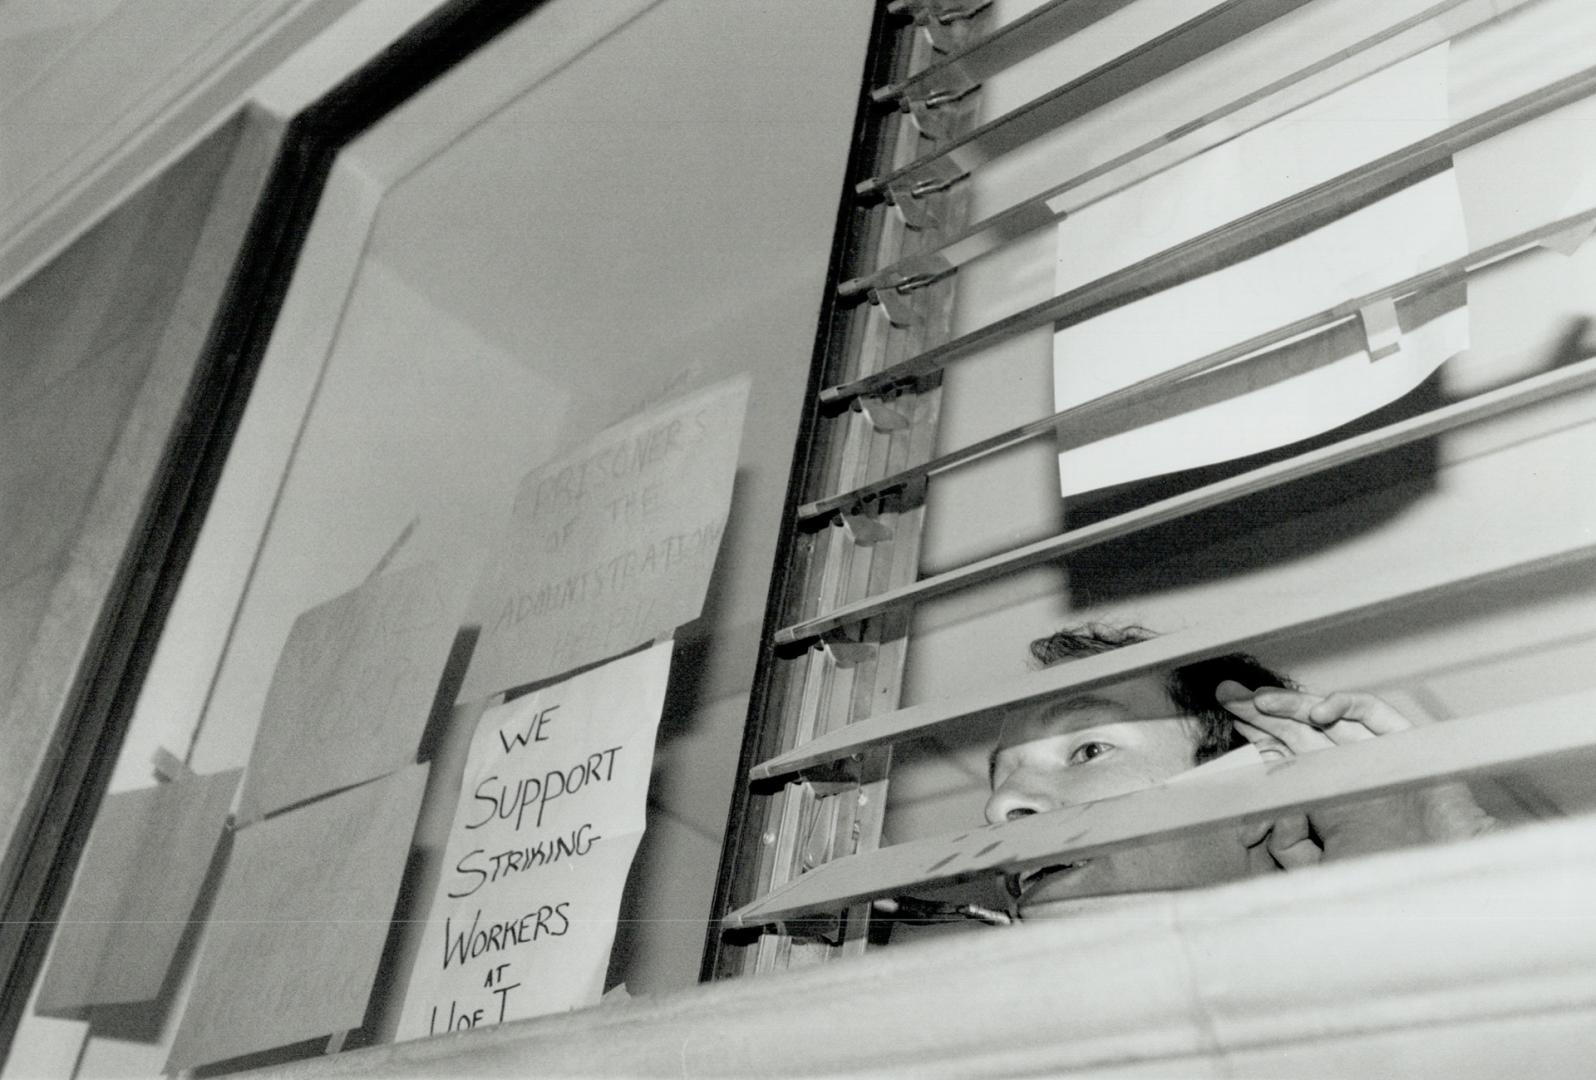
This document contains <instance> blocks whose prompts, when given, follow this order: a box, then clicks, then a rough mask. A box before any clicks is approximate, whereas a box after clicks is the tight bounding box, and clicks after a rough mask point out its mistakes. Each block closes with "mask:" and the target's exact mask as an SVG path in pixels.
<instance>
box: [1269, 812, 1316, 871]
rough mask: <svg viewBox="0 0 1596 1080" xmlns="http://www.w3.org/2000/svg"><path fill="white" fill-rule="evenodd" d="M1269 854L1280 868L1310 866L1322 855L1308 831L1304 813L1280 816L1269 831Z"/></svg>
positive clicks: (1291, 868)
mask: <svg viewBox="0 0 1596 1080" xmlns="http://www.w3.org/2000/svg"><path fill="white" fill-rule="evenodd" d="M1268 847H1269V854H1270V856H1271V857H1272V858H1273V859H1274V860H1275V862H1277V863H1279V864H1280V866H1281V868H1282V869H1285V870H1293V869H1295V868H1296V867H1299V866H1312V865H1314V864H1315V863H1317V862H1319V860H1320V859H1321V858H1323V857H1324V852H1322V851H1320V850H1319V845H1318V844H1315V843H1314V842H1313V839H1312V837H1311V836H1310V834H1309V832H1308V817H1307V815H1306V814H1291V815H1288V816H1286V817H1283V818H1280V819H1279V820H1278V821H1276V822H1275V824H1274V827H1273V828H1272V829H1270V831H1269V844H1268Z"/></svg>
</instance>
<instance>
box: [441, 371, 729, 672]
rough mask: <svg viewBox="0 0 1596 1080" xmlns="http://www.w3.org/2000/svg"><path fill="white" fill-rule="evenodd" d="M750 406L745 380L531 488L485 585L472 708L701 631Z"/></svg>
mask: <svg viewBox="0 0 1596 1080" xmlns="http://www.w3.org/2000/svg"><path fill="white" fill-rule="evenodd" d="M747 403H748V381H747V380H746V379H745V378H743V379H735V380H731V381H728V382H724V383H719V384H716V385H715V386H712V387H709V388H707V389H704V390H700V391H698V392H696V393H693V394H689V395H686V396H684V397H681V398H677V399H675V400H673V401H670V402H667V403H665V404H663V405H660V406H657V407H655V408H652V409H649V410H647V411H645V412H642V413H640V414H638V415H637V416H634V417H632V418H630V419H628V420H625V421H623V422H621V423H619V424H616V425H615V426H613V427H611V428H608V429H607V430H605V431H604V432H603V433H602V434H600V435H599V436H597V437H596V438H594V439H592V440H590V441H588V442H587V443H585V444H583V446H582V447H581V449H579V450H577V451H576V452H574V453H571V454H569V455H567V456H565V457H563V458H560V459H559V460H557V461H554V462H551V463H550V464H548V465H546V466H543V467H542V468H539V469H536V470H534V471H533V472H532V473H531V474H530V475H528V476H527V478H526V479H525V480H524V481H523V482H522V484H521V489H520V491H519V493H518V495H517V497H516V503H515V509H514V512H513V514H512V516H511V523H510V530H509V534H508V537H507V538H506V540H505V541H504V543H503V544H502V545H501V550H500V553H499V556H498V558H497V559H496V561H495V563H494V564H493V565H490V566H489V568H488V570H487V572H486V573H485V575H484V578H483V583H482V592H481V593H479V596H478V601H477V610H478V611H479V612H481V614H482V622H483V625H482V628H481V635H480V637H479V638H478V640H477V644H476V651H475V653H474V654H473V656H472V660H471V667H470V670H469V671H468V672H467V674H466V678H465V682H464V685H463V686H462V687H461V690H460V700H462V701H469V700H472V699H475V698H481V697H486V696H488V695H490V694H494V693H498V692H500V691H503V690H507V689H509V688H511V687H515V686H520V685H523V684H526V683H531V682H537V681H540V680H543V679H548V678H552V677H554V676H556V675H560V674H562V673H563V672H566V671H570V670H572V669H574V668H578V667H582V666H584V665H587V664H591V663H595V662H597V661H600V660H604V659H607V658H609V657H612V656H618V655H619V654H621V653H623V652H625V651H626V650H628V649H632V648H635V647H637V646H638V645H642V644H644V643H646V642H649V641H652V640H654V639H655V638H657V637H659V636H661V635H662V634H664V633H667V632H669V631H672V630H674V629H675V628H676V627H677V626H679V625H681V624H682V623H685V622H690V621H692V620H693V619H695V618H697V617H698V615H699V612H700V611H701V610H702V609H703V605H704V593H705V591H706V590H707V589H708V587H709V577H710V573H711V571H713V569H714V566H715V556H716V553H717V552H718V551H719V549H720V538H721V534H722V533H723V532H724V531H725V529H726V517H727V513H728V510H729V507H730V503H731V492H732V481H733V479H734V478H735V476H736V472H737V456H738V449H739V446H740V444H741V442H742V427H743V413H744V411H745V410H746V408H747Z"/></svg>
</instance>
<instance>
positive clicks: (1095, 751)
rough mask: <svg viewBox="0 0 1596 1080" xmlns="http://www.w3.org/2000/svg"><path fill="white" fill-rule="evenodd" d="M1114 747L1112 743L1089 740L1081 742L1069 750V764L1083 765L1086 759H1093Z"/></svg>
mask: <svg viewBox="0 0 1596 1080" xmlns="http://www.w3.org/2000/svg"><path fill="white" fill-rule="evenodd" d="M1112 749H1114V746H1113V744H1112V743H1106V742H1089V743H1082V744H1081V745H1079V746H1077V747H1076V748H1075V749H1074V750H1073V751H1071V752H1070V764H1071V765H1085V764H1086V763H1087V762H1088V761H1095V760H1097V759H1098V758H1100V757H1102V756H1103V755H1104V754H1106V753H1108V752H1109V751H1110V750H1112Z"/></svg>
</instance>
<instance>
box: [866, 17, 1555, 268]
mask: <svg viewBox="0 0 1596 1080" xmlns="http://www.w3.org/2000/svg"><path fill="white" fill-rule="evenodd" d="M1519 2H1521V3H1522V2H1527V0H1519ZM1501 14H1502V12H1501V11H1500V10H1499V7H1498V5H1497V4H1496V3H1495V2H1493V0H1445V2H1443V3H1440V4H1437V5H1435V6H1434V7H1432V8H1429V9H1427V10H1425V11H1423V12H1420V13H1419V14H1417V15H1415V16H1413V17H1412V18H1409V19H1405V20H1403V21H1402V22H1399V23H1397V24H1395V25H1393V26H1390V27H1387V28H1385V29H1383V30H1381V31H1380V32H1379V33H1376V34H1371V35H1370V36H1369V37H1366V38H1364V39H1362V40H1361V41H1359V42H1357V43H1356V44H1354V45H1351V46H1348V47H1347V48H1345V49H1341V50H1339V51H1337V52H1335V53H1333V54H1331V55H1329V56H1326V57H1324V58H1323V59H1321V60H1319V61H1318V62H1317V63H1313V64H1309V65H1307V66H1305V67H1303V68H1301V69H1300V70H1298V71H1295V72H1292V73H1291V74H1290V75H1287V76H1285V77H1284V78H1281V79H1277V80H1275V81H1274V82H1272V83H1270V84H1269V85H1267V86H1264V87H1262V88H1260V89H1258V90H1255V91H1253V92H1251V93H1248V94H1244V95H1242V96H1240V97H1237V98H1236V99H1234V100H1232V101H1230V102H1227V103H1226V104H1225V105H1223V106H1222V107H1220V108H1218V109H1215V110H1213V111H1212V112H1209V113H1207V114H1206V115H1204V116H1201V117H1198V118H1197V119H1196V120H1193V121H1190V122H1188V123H1184V124H1181V125H1179V126H1178V127H1175V128H1173V129H1171V130H1170V131H1167V132H1165V133H1164V134H1162V135H1161V136H1159V137H1158V138H1156V139H1152V140H1149V141H1148V142H1146V143H1143V144H1142V145H1140V146H1138V147H1136V148H1134V149H1132V150H1129V151H1127V152H1125V153H1123V154H1120V155H1118V156H1117V157H1115V158H1113V159H1111V160H1109V161H1105V162H1103V163H1101V164H1099V165H1095V166H1093V167H1092V168H1090V169H1086V170H1084V171H1083V172H1080V173H1078V174H1076V175H1074V176H1070V177H1067V178H1066V179H1064V180H1061V181H1060V182H1059V183H1057V184H1054V185H1053V186H1051V187H1049V188H1048V189H1047V190H1045V191H1043V192H1041V193H1040V194H1038V195H1034V196H1032V197H1030V198H1028V199H1026V200H1024V201H1023V202H1020V203H1016V204H1015V205H1014V206H1011V207H1008V208H1007V209H1004V210H1002V211H1000V212H999V213H996V214H994V215H992V216H991V217H988V218H985V219H984V220H982V221H978V222H976V223H975V224H973V225H971V226H969V227H968V228H967V229H964V230H963V231H962V232H959V233H957V234H956V235H954V236H953V237H951V238H950V239H948V240H947V241H946V242H945V243H944V244H942V245H941V246H939V247H937V248H936V249H934V250H932V251H928V252H919V253H916V254H915V255H913V256H909V257H906V258H904V259H900V260H898V261H897V262H895V263H892V264H890V265H888V266H884V267H881V268H880V269H878V270H875V271H874V272H872V273H870V274H868V275H866V276H864V277H859V278H854V279H852V280H849V281H845V282H843V283H842V285H841V286H839V288H838V291H839V292H840V293H841V294H843V295H845V296H847V295H853V294H855V293H858V292H863V291H865V290H867V289H876V288H886V287H890V286H896V285H897V284H900V283H902V282H905V281H909V280H911V279H913V278H917V277H919V276H921V275H928V274H929V275H936V274H942V273H945V272H947V271H948V270H952V269H957V268H959V267H961V266H964V265H966V264H968V263H970V262H973V261H975V260H976V259H978V258H980V257H982V256H984V255H987V254H989V253H991V252H993V251H995V250H997V249H998V248H1000V247H1002V246H1003V245H1005V244H1007V243H1009V242H1011V241H1013V240H1015V239H1017V238H1019V237H1021V236H1024V235H1026V234H1028V233H1030V232H1032V231H1034V230H1036V229H1041V228H1047V227H1049V226H1051V225H1056V224H1057V223H1058V222H1060V221H1063V220H1064V219H1065V218H1066V217H1068V216H1069V215H1070V214H1074V213H1078V212H1080V211H1081V210H1082V209H1084V208H1085V207H1086V206H1089V205H1090V204H1092V203H1094V202H1097V201H1099V200H1101V199H1104V198H1106V197H1108V196H1110V195H1113V194H1116V193H1118V192H1120V191H1123V190H1125V189H1126V188H1128V187H1131V186H1133V185H1135V184H1137V183H1139V182H1141V181H1142V180H1145V179H1147V178H1148V177H1150V176H1153V175H1155V174H1157V173H1160V172H1163V171H1164V170H1166V169H1169V168H1172V167H1174V166H1175V165H1178V164H1180V163H1181V162H1184V161H1188V160H1190V159H1191V158H1194V157H1196V156H1198V155H1199V154H1202V153H1205V152H1207V151H1209V150H1211V149H1213V148H1214V147H1216V146H1218V145H1220V144H1221V143H1224V142H1228V141H1229V140H1230V139H1233V138H1235V137H1236V136H1237V135H1240V134H1244V133H1245V132H1248V131H1252V130H1254V129H1255V128H1258V127H1262V126H1263V125H1264V124H1266V123H1269V122H1270V121H1272V120H1276V119H1278V118H1280V117H1281V116H1284V115H1286V114H1287V113H1289V112H1291V111H1293V110H1295V109H1298V108H1301V107H1302V106H1304V105H1308V104H1310V103H1312V102H1314V101H1317V100H1318V99H1320V98H1322V97H1325V96H1326V95H1328V94H1331V93H1334V92H1335V91H1337V90H1340V89H1342V88H1344V87H1346V86H1350V85H1351V84H1352V83H1354V82H1357V81H1358V80H1359V79H1362V78H1365V77H1366V76H1369V75H1373V74H1375V73H1376V72H1378V71H1381V70H1383V69H1385V68H1387V67H1390V66H1391V65H1393V64H1396V63H1399V62H1401V61H1403V60H1406V59H1408V58H1410V57H1412V56H1415V55H1417V54H1418V53H1421V52H1423V51H1424V50H1425V49H1428V48H1431V47H1433V46H1435V45H1439V44H1440V43H1442V42H1444V41H1448V40H1450V39H1451V38H1454V37H1456V36H1458V35H1459V34H1462V33H1465V32H1467V31H1469V30H1472V29H1474V28H1475V27H1477V26H1480V25H1482V24H1484V23H1487V22H1490V21H1491V20H1493V19H1496V18H1500V17H1501ZM1222 120H1223V121H1226V122H1225V123H1224V124H1220V123H1219V121H1222ZM1072 192H1073V193H1074V194H1073V195H1071V193H1072ZM1064 196H1069V198H1063V197H1064Z"/></svg>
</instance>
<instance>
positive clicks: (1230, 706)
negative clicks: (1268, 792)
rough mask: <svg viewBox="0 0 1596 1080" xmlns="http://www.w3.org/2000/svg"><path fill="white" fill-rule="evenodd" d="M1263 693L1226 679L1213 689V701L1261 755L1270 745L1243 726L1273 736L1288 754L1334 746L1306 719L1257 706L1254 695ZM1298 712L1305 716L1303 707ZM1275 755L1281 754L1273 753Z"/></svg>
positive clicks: (1258, 695)
mask: <svg viewBox="0 0 1596 1080" xmlns="http://www.w3.org/2000/svg"><path fill="white" fill-rule="evenodd" d="M1269 693H1273V691H1272V690H1271V691H1269ZM1280 693H1283V694H1284V693H1295V691H1280ZM1263 694H1264V692H1260V693H1258V694H1256V695H1255V694H1253V693H1252V692H1251V691H1249V690H1248V689H1247V688H1246V687H1244V686H1242V685H1241V684H1240V683H1237V682H1233V681H1231V680H1228V679H1227V680H1225V681H1224V682H1222V683H1220V684H1219V686H1218V687H1216V688H1215V691H1214V697H1215V698H1216V700H1218V702H1219V703H1220V704H1221V705H1223V706H1224V707H1225V708H1226V710H1228V711H1229V712H1230V714H1231V715H1232V716H1234V717H1235V718H1236V721H1237V724H1236V727H1237V730H1239V731H1241V733H1242V735H1243V736H1244V737H1245V738H1247V740H1248V741H1249V742H1252V743H1253V744H1254V745H1256V746H1257V747H1258V749H1259V753H1260V754H1263V753H1264V750H1265V748H1266V747H1267V746H1269V745H1271V744H1269V743H1267V742H1264V741H1261V740H1260V739H1258V738H1254V736H1253V735H1252V734H1250V733H1249V732H1248V731H1247V730H1246V729H1245V728H1244V727H1243V725H1247V726H1250V727H1251V728H1253V729H1255V730H1256V731H1258V732H1260V733H1262V734H1263V735H1269V736H1273V738H1274V741H1275V742H1276V743H1278V744H1281V745H1283V746H1284V747H1285V748H1286V750H1287V751H1288V752H1289V753H1292V754H1306V753H1311V752H1313V751H1315V750H1323V749H1324V748H1325V747H1328V746H1333V745H1335V744H1334V743H1333V742H1331V741H1330V739H1329V738H1328V737H1327V736H1325V735H1324V734H1322V733H1321V732H1319V731H1318V730H1316V729H1315V728H1314V727H1312V726H1311V725H1310V724H1309V723H1307V721H1306V720H1300V721H1299V720H1296V719H1291V718H1287V717H1280V716H1277V715H1274V714H1273V713H1270V712H1265V711H1264V710H1263V709H1261V708H1259V703H1258V701H1257V698H1258V697H1261V696H1263ZM1303 696H1308V695H1303ZM1301 713H1302V715H1303V716H1304V717H1305V716H1306V715H1307V708H1306V707H1304V708H1303V709H1302V710H1301ZM1275 756H1277V757H1278V756H1282V755H1279V754H1277V755H1275Z"/></svg>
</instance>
